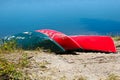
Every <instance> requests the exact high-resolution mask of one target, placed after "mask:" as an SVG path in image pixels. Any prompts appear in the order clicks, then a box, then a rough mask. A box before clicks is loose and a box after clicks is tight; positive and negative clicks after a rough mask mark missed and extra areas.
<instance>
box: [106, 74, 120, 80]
mask: <svg viewBox="0 0 120 80" xmlns="http://www.w3.org/2000/svg"><path fill="white" fill-rule="evenodd" d="M105 80H120V76H118V75H115V74H110V75H109V76H108V77H107V78H106V79H105Z"/></svg>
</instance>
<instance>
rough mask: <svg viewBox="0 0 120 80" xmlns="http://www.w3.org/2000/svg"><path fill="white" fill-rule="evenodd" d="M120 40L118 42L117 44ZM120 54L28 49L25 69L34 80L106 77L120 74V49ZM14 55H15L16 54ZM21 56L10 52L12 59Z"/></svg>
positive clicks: (77, 79)
mask: <svg viewBox="0 0 120 80" xmlns="http://www.w3.org/2000/svg"><path fill="white" fill-rule="evenodd" d="M119 43H120V42H115V44H116V46H118V45H119ZM117 49H118V52H117V53H109V54H106V53H100V52H97V53H96V52H75V53H66V54H54V53H46V52H39V51H26V53H27V54H28V58H29V61H30V65H29V67H27V68H23V72H24V73H26V75H28V76H29V77H30V78H31V80H82V79H80V78H81V77H83V78H86V80H104V79H105V78H106V77H107V76H108V75H110V74H115V75H120V48H119V47H117ZM13 56H14V57H13ZM20 56H21V55H20V54H19V55H18V54H10V55H6V57H7V59H8V60H9V61H17V60H18V59H19V57H20Z"/></svg>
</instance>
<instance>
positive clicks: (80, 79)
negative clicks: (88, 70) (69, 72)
mask: <svg viewBox="0 0 120 80" xmlns="http://www.w3.org/2000/svg"><path fill="white" fill-rule="evenodd" d="M73 80H87V78H86V77H83V76H75V78H74V79H73Z"/></svg>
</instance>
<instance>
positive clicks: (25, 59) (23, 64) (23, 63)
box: [18, 53, 29, 67]
mask: <svg viewBox="0 0 120 80" xmlns="http://www.w3.org/2000/svg"><path fill="white" fill-rule="evenodd" d="M28 64H29V60H28V55H27V53H23V54H22V57H21V58H20V59H19V63H18V65H19V66H20V67H28Z"/></svg>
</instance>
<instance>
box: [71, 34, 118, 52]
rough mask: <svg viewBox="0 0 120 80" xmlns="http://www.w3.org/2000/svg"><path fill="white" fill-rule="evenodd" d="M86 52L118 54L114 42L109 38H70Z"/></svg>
mask: <svg viewBox="0 0 120 80" xmlns="http://www.w3.org/2000/svg"><path fill="white" fill-rule="evenodd" d="M70 37H71V38H72V39H73V40H75V41H76V42H77V43H78V44H79V45H80V46H81V47H82V48H83V49H84V50H93V51H102V52H117V51H116V47H115V45H114V42H113V40H112V38H111V37H109V36H70Z"/></svg>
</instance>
